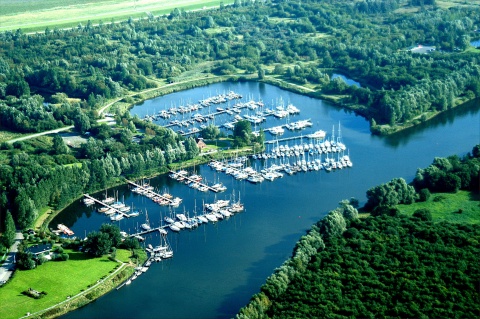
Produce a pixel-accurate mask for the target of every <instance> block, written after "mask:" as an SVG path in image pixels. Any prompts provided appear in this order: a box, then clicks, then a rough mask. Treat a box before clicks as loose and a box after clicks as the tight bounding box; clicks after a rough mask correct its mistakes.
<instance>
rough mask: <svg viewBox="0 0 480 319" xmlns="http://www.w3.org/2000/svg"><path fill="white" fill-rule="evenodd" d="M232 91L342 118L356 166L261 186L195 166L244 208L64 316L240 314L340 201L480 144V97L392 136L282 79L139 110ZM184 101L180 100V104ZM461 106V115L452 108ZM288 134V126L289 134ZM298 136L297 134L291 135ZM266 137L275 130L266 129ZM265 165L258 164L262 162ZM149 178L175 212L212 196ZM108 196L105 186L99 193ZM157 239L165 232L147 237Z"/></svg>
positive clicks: (200, 92)
mask: <svg viewBox="0 0 480 319" xmlns="http://www.w3.org/2000/svg"><path fill="white" fill-rule="evenodd" d="M230 89H232V90H234V91H236V92H238V93H241V94H244V96H246V95H248V93H250V94H251V95H253V96H254V97H255V98H256V99H257V98H258V97H261V98H262V99H263V101H271V100H272V99H273V100H274V101H275V99H278V98H280V97H282V98H283V100H284V101H290V102H291V103H293V104H294V105H296V106H298V107H299V108H300V109H301V114H300V115H299V116H298V119H301V118H312V120H313V122H314V126H313V127H312V128H311V129H310V130H311V131H315V130H318V129H323V130H326V131H327V132H331V128H332V126H333V125H335V126H336V127H337V125H338V122H339V121H340V122H341V125H342V136H343V141H344V143H345V144H346V145H347V147H348V148H349V150H350V157H351V159H352V161H353V167H352V168H349V169H343V170H341V171H335V172H331V173H326V172H325V171H319V172H309V173H299V174H297V175H294V176H285V177H284V178H283V179H279V180H275V181H274V182H268V181H264V182H263V183H262V184H258V185H253V184H250V183H248V182H240V181H236V180H234V179H233V178H232V177H230V176H226V175H224V174H222V173H216V172H214V171H212V170H211V169H210V168H209V167H207V166H200V167H195V170H198V171H199V173H200V174H202V175H203V176H204V177H206V179H207V181H210V182H213V181H221V182H223V183H224V184H225V185H226V186H227V187H228V190H227V191H226V192H225V193H223V194H218V195H217V198H218V199H223V198H225V197H229V196H230V195H231V194H232V190H235V194H236V196H237V199H238V194H239V193H240V196H241V199H242V202H244V204H245V207H246V211H245V212H244V213H240V214H237V215H235V216H234V217H233V218H230V219H229V220H225V221H221V222H218V223H217V224H215V225H212V224H209V225H205V226H201V227H199V228H198V229H197V230H194V231H183V232H181V233H179V234H171V233H169V235H168V236H169V241H170V243H171V245H172V247H173V249H174V252H175V255H174V258H173V259H172V260H168V261H165V262H161V263H158V264H154V265H152V267H150V270H149V271H148V272H147V273H145V274H143V275H142V276H140V277H139V278H138V279H137V280H135V282H133V283H132V284H131V285H129V286H127V287H123V288H122V289H120V290H118V291H116V290H115V291H112V292H111V293H109V294H107V295H105V296H103V297H101V298H100V299H98V300H97V301H96V302H94V303H92V304H89V305H87V306H86V307H84V308H82V309H79V310H77V311H74V312H72V313H70V314H67V315H65V316H64V318H87V317H88V318H106V317H107V318H132V317H135V318H227V317H232V316H234V314H235V313H237V311H238V310H239V309H240V308H241V307H242V306H244V305H245V304H246V303H247V302H248V301H249V299H250V297H251V296H252V295H253V294H255V293H257V292H258V291H259V287H260V286H261V285H262V284H263V283H264V282H265V279H266V278H267V277H268V276H269V275H270V274H271V273H272V272H273V271H274V269H275V268H276V267H278V266H280V265H281V264H282V263H283V262H284V261H285V260H286V259H287V258H288V257H289V256H290V255H291V252H292V249H293V247H294V245H295V243H296V241H297V240H298V239H299V237H300V236H301V235H303V234H304V233H305V231H306V230H307V229H309V228H310V226H311V225H312V224H313V223H314V222H316V221H318V220H319V219H321V218H322V217H323V216H325V214H326V213H328V211H329V210H331V209H333V208H335V207H336V205H337V203H338V202H339V201H340V200H342V199H346V198H350V197H356V198H358V199H359V200H360V202H361V203H364V202H365V192H366V190H367V189H368V188H370V187H372V186H375V185H378V184H380V183H384V182H387V181H389V180H390V179H392V178H394V177H398V176H403V177H404V178H405V179H406V180H407V181H410V180H411V179H412V178H413V176H414V174H415V170H416V169H417V168H419V167H425V166H427V165H429V164H430V163H431V162H432V160H433V157H434V156H449V155H452V154H458V155H464V154H466V153H467V152H469V151H471V149H472V147H473V146H474V145H475V144H478V143H480V112H479V109H480V108H479V103H478V101H477V102H475V103H470V105H469V106H466V107H462V108H459V109H456V110H454V111H451V112H447V113H445V114H442V115H441V116H439V117H437V118H436V119H434V120H432V121H431V122H429V123H428V124H427V125H423V126H421V127H417V128H414V129H410V130H407V131H405V132H402V133H399V134H396V135H394V136H391V137H388V138H382V137H378V136H372V135H370V132H369V128H368V123H367V121H365V119H363V118H361V117H358V116H356V115H354V114H353V113H350V112H346V111H343V110H340V109H338V108H336V107H334V106H332V105H330V104H328V103H326V102H322V101H319V100H315V99H311V98H309V97H305V96H300V95H297V94H294V93H291V92H286V91H283V90H280V89H278V88H276V87H273V86H270V85H265V84H258V83H233V84H232V83H220V84H214V85H210V86H207V87H204V88H197V89H193V90H190V91H186V92H180V93H176V94H171V95H169V96H166V97H162V98H158V99H154V100H151V101H147V102H146V103H144V104H143V105H140V106H137V107H135V108H134V109H133V110H132V113H133V114H141V112H145V111H146V106H147V105H149V106H148V107H150V108H152V107H155V106H156V107H157V112H158V111H159V110H160V105H168V106H170V101H172V102H173V101H176V103H179V102H178V101H180V99H181V98H183V99H184V100H185V99H186V98H185V97H187V96H188V97H189V98H191V99H192V100H193V101H196V100H198V99H202V98H205V97H207V96H209V95H214V94H217V93H223V92H224V91H228V90H230ZM177 105H178V104H177ZM454 113H455V114H456V116H455V118H454V116H453V114H454ZM286 134H287V133H286ZM288 134H290V133H288ZM267 137H268V134H267ZM257 165H258V164H257ZM150 183H151V184H152V185H153V186H155V187H157V188H158V189H160V190H164V189H167V188H168V190H169V192H170V193H171V194H172V195H174V196H180V197H182V198H183V200H184V201H183V205H181V206H180V207H179V208H178V209H177V212H183V210H184V209H185V210H187V211H189V212H190V213H192V212H193V210H194V207H195V204H196V206H197V209H198V210H199V209H200V207H201V205H202V202H203V201H205V202H206V203H207V202H211V201H212V200H213V199H214V196H215V195H213V194H210V193H208V194H203V193H200V192H198V191H196V190H193V189H190V188H188V187H187V186H185V185H183V184H179V183H177V182H175V181H172V180H170V179H168V178H167V177H165V176H160V177H158V178H155V179H152V180H151V181H150ZM114 191H115V192H116V191H118V196H119V198H120V199H121V198H122V197H124V198H125V202H126V203H128V204H129V205H130V204H133V206H134V207H135V208H141V209H143V210H144V211H145V209H146V210H147V211H148V215H149V219H150V221H151V222H152V224H153V225H154V226H155V225H158V223H159V220H160V217H163V216H164V215H165V214H169V211H168V210H167V209H164V208H161V207H160V206H158V205H155V204H153V203H152V202H151V201H150V200H147V199H146V198H144V197H141V196H139V195H133V194H132V193H131V192H130V191H129V190H128V187H127V186H121V187H117V188H115V190H109V191H108V194H109V195H110V196H111V195H113V194H114ZM94 196H95V197H97V198H102V197H103V196H104V194H103V193H99V194H95V195H94ZM144 221H145V215H144V214H143V215H140V216H139V217H137V218H132V219H128V220H122V221H120V222H119V225H120V227H121V228H122V230H125V231H133V229H134V228H137V227H138V226H137V225H138V224H141V223H143V222H144ZM58 222H63V223H65V224H66V225H67V226H69V227H71V228H72V229H73V230H74V231H75V232H76V234H77V235H80V236H83V234H84V233H85V232H86V233H88V232H89V231H91V230H96V229H98V227H99V225H100V224H101V223H102V222H107V219H106V217H105V216H103V215H100V214H98V213H96V212H93V211H92V210H91V209H89V208H86V207H85V206H84V205H82V204H80V203H74V204H72V205H71V206H70V207H69V208H68V209H66V210H65V212H64V213H62V214H61V215H60V216H58V217H57V218H56V220H55V221H54V222H53V225H55V223H58ZM148 240H149V242H151V243H152V244H157V243H159V237H158V235H152V236H150V237H149V238H148Z"/></svg>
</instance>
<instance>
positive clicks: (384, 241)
mask: <svg viewBox="0 0 480 319" xmlns="http://www.w3.org/2000/svg"><path fill="white" fill-rule="evenodd" d="M479 150H480V145H477V146H475V147H474V149H473V151H472V154H470V155H468V156H466V157H465V158H462V159H459V158H458V157H455V156H453V157H449V158H448V159H446V158H436V159H435V160H434V162H433V164H432V165H430V166H429V167H428V168H427V169H425V170H419V171H418V173H417V178H416V179H415V182H414V185H415V187H417V189H415V188H414V187H413V186H411V185H407V184H406V183H405V181H404V180H402V179H394V180H392V181H391V182H389V183H387V184H385V185H380V186H377V187H374V188H372V189H370V190H369V191H368V192H367V196H368V203H367V208H368V209H369V210H368V211H369V212H371V215H370V216H369V217H368V218H359V215H358V212H357V209H356V208H355V207H354V206H355V202H354V201H352V200H350V201H342V202H341V203H340V206H339V207H338V208H337V209H335V210H333V211H331V212H330V213H329V214H328V215H327V216H326V217H325V218H323V219H322V220H321V221H319V222H318V223H317V224H315V225H314V226H313V227H312V228H311V229H310V231H309V232H308V233H307V234H306V235H305V236H303V237H302V238H301V239H300V240H299V241H298V243H297V245H296V247H295V250H294V252H293V256H292V257H291V258H290V259H289V260H287V261H286V262H285V263H284V264H283V265H282V266H281V267H280V268H278V269H277V270H276V271H275V273H274V274H273V275H271V276H270V277H269V278H268V279H267V281H266V283H265V284H264V285H263V286H262V287H261V291H260V292H259V293H258V294H256V295H254V296H253V297H252V300H251V301H250V303H249V304H248V305H247V306H245V307H244V308H242V309H241V311H240V313H239V314H238V315H237V318H238V319H242V318H250V319H252V318H299V317H301V318H340V317H354V318H359V317H360V318H377V317H400V318H451V317H461V318H473V317H476V316H478V313H479V311H480V306H479V304H478V303H477V302H476V300H477V299H478V297H479V291H478V282H479V280H480V267H479V265H478V256H479V254H480V246H479V240H480V224H478V223H477V224H455V223H448V222H438V223H436V222H435V221H433V220H432V215H431V213H430V212H429V211H428V209H422V210H417V211H415V213H414V214H413V215H412V216H411V217H409V216H406V215H401V214H400V213H399V211H398V209H397V208H395V205H397V204H399V203H401V202H411V201H412V200H417V201H422V200H424V198H422V196H420V195H419V194H418V191H419V188H418V187H421V189H422V190H425V189H429V188H430V189H432V191H433V190H434V188H435V187H436V183H429V182H424V183H420V182H419V179H420V176H424V177H425V178H424V180H425V179H427V180H428V179H429V178H427V177H426V176H427V174H425V171H435V170H436V171H437V172H442V173H438V175H441V176H447V175H449V174H454V173H453V172H455V171H458V170H459V169H461V168H465V167H472V168H473V169H472V171H471V174H461V175H462V177H458V178H459V183H460V185H465V186H464V187H462V186H461V187H460V188H464V189H468V190H470V191H476V192H478V177H479V176H480V175H479V172H480V165H479V164H480V152H479ZM454 167H455V168H454ZM442 174H443V175H442ZM452 176H458V175H456V174H454V175H452ZM440 179H441V178H440ZM446 179H451V177H450V178H446ZM453 179H456V178H453ZM382 190H385V192H383V191H382ZM451 191H455V190H454V189H452V190H451ZM395 198H396V199H395ZM446 213H449V212H446ZM478 219H480V218H479V217H478V216H477V221H478Z"/></svg>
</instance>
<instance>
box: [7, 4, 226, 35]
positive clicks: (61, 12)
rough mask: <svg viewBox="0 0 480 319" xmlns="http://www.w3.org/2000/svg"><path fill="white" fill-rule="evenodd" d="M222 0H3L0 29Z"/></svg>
mask: <svg viewBox="0 0 480 319" xmlns="http://www.w3.org/2000/svg"><path fill="white" fill-rule="evenodd" d="M221 2H223V3H224V4H230V3H233V1H221V0H206V1H202V0H177V1H168V0H128V1H127V0H100V1H93V0H42V1H38V0H3V1H2V4H1V7H2V9H1V11H2V13H1V15H0V31H6V30H16V29H22V30H23V31H24V32H30V31H43V30H45V28H46V27H47V26H49V27H50V29H53V28H54V27H59V28H66V27H72V26H77V25H78V24H79V23H82V24H84V25H85V23H87V21H88V20H90V21H91V22H92V23H93V24H95V23H99V22H100V21H103V22H110V21H111V20H112V19H113V20H115V21H118V20H125V19H127V18H129V17H132V18H146V17H147V13H151V14H153V15H163V14H169V13H170V12H171V11H172V10H173V9H175V8H179V9H184V10H201V9H203V8H211V7H217V6H219V5H220V3H221Z"/></svg>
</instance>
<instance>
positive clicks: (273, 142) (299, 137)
mask: <svg viewBox="0 0 480 319" xmlns="http://www.w3.org/2000/svg"><path fill="white" fill-rule="evenodd" d="M302 138H305V139H308V137H306V136H304V135H300V136H291V137H284V138H276V139H274V140H269V141H265V144H275V143H277V142H285V141H293V140H298V139H302Z"/></svg>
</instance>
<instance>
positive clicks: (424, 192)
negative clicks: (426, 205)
mask: <svg viewBox="0 0 480 319" xmlns="http://www.w3.org/2000/svg"><path fill="white" fill-rule="evenodd" d="M430 196H431V193H430V191H429V190H428V188H422V189H421V190H420V191H419V192H418V201H419V202H426V201H427V200H428V199H429V198H430Z"/></svg>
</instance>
